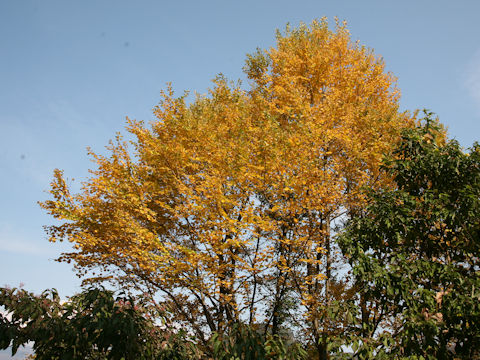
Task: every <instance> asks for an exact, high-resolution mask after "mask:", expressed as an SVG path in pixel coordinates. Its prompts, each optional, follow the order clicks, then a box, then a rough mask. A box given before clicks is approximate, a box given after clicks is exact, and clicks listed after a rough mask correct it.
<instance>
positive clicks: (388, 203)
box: [340, 113, 480, 359]
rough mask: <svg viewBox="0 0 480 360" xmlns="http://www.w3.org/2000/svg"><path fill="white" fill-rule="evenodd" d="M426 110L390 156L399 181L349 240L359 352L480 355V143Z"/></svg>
mask: <svg viewBox="0 0 480 360" xmlns="http://www.w3.org/2000/svg"><path fill="white" fill-rule="evenodd" d="M426 115H427V117H426V118H425V119H424V121H423V122H422V124H420V125H419V126H417V127H416V128H412V129H409V130H407V131H405V132H404V135H403V138H402V141H401V143H400V144H399V147H398V149H397V151H396V152H395V153H394V157H393V158H392V159H390V160H389V161H386V163H385V164H386V165H385V169H386V171H388V172H389V173H390V174H391V175H392V176H393V178H394V179H395V183H396V187H394V189H384V190H380V191H375V192H372V193H371V194H370V195H369V199H370V202H369V205H368V206H367V207H366V208H365V209H364V210H363V211H362V214H361V215H360V216H358V217H357V218H355V219H354V220H352V221H350V222H349V224H348V226H347V230H346V231H345V233H344V234H343V236H342V237H341V240H340V244H341V247H342V250H343V252H344V254H346V255H347V257H348V259H349V262H350V264H351V266H352V268H353V274H354V280H355V283H356V287H357V289H358V294H357V295H358V296H357V298H356V302H355V303H352V304H351V305H352V306H351V308H350V309H349V311H350V315H351V317H352V319H353V320H352V325H351V329H350V332H349V333H348V335H349V336H350V337H349V341H350V345H351V346H352V347H353V349H354V350H355V352H356V354H357V356H358V357H359V358H365V359H367V358H386V359H405V358H411V359H414V358H416V359H422V358H423V359H476V358H479V356H480V146H479V145H478V144H474V145H473V147H472V148H471V149H469V151H468V152H464V151H463V150H462V148H461V147H460V145H459V144H458V142H457V141H455V140H447V139H446V138H445V134H444V131H443V130H442V128H441V126H440V125H439V123H438V122H437V121H433V120H431V114H430V113H426Z"/></svg>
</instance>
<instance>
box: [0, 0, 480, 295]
mask: <svg viewBox="0 0 480 360" xmlns="http://www.w3.org/2000/svg"><path fill="white" fill-rule="evenodd" d="M479 15H480V2H478V1H475V0H471V1H468V0H459V1H455V2H454V1H442V0H431V1H429V0H415V1H413V0H407V1H406V0H404V1H398V0H396V1H388V0H378V1H369V0H362V1H359V0H351V1H347V0H335V1H334V0H329V1H327V0H316V1H300V0H299V1H297V2H293V1H283V0H268V1H266V0H265V1H262V0H257V1H250V0H246V1H238V0H237V1H229V0H223V1H208V0H204V1H198V0H197V1H180V0H179V1H160V0H158V1H136V2H134V1H121V0H115V1H110V0H108V1H107V0H95V1H94V0H91V1H89V0H85V1H73V0H70V1H65V0H59V1H53V0H37V1H34V0H0V169H1V174H2V176H1V177H0V189H1V190H0V194H1V202H0V204H1V205H0V286H3V285H10V286H18V285H19V284H20V283H24V284H25V288H26V289H28V290H32V291H35V292H40V291H41V290H43V289H46V288H51V287H55V288H57V289H58V290H59V291H60V294H61V295H62V296H67V295H72V294H73V293H74V292H76V291H78V290H79V284H80V281H79V279H77V278H76V277H75V275H74V273H73V271H72V267H71V265H67V264H59V263H57V262H55V261H53V259H54V258H56V257H57V256H58V255H59V254H60V252H62V251H64V250H68V249H69V244H51V243H49V242H48V241H47V239H46V235H45V234H44V232H43V229H42V225H45V224H51V223H52V222H53V220H52V219H50V218H49V217H48V216H47V215H46V214H45V213H44V212H43V211H42V210H41V209H40V208H39V206H38V205H37V203H36V202H37V201H38V200H45V199H46V198H47V197H48V196H47V194H46V193H45V191H46V190H47V189H48V188H49V182H50V181H51V178H52V172H53V169H54V168H60V169H64V170H65V174H66V176H67V177H68V178H75V182H73V187H74V189H78V186H79V183H80V181H81V180H82V179H85V178H86V177H87V176H88V169H89V168H91V167H92V166H93V163H91V162H90V161H89V159H88V157H87V155H86V147H87V146H90V147H92V148H93V149H94V151H97V152H100V153H102V152H104V146H105V145H106V144H107V142H108V140H109V139H110V138H113V136H114V135H115V132H116V131H121V130H122V129H123V127H124V124H125V117H126V116H128V117H130V118H135V119H143V120H151V119H153V116H152V111H151V109H152V108H153V107H154V106H155V105H156V104H157V102H158V100H159V98H160V96H159V93H160V90H161V89H165V84H166V83H167V82H172V84H173V87H174V88H175V89H176V90H177V91H178V93H181V92H183V90H187V89H188V90H192V91H197V92H200V93H203V92H205V91H206V89H207V88H208V87H209V86H210V81H211V79H213V78H214V77H215V75H216V74H218V73H220V72H221V73H223V74H225V75H226V76H227V77H228V78H230V79H233V80H236V79H238V78H243V74H242V71H241V69H242V66H243V64H244V60H245V54H246V53H249V52H253V51H254V50H255V49H256V47H262V48H265V47H269V46H272V45H273V44H274V40H275V36H274V35H275V29H276V28H280V29H282V28H283V27H284V26H285V24H286V23H287V22H290V23H291V24H292V25H298V23H299V22H300V21H303V22H307V23H309V22H311V21H312V20H313V19H314V18H321V17H323V16H327V17H328V18H329V20H330V22H331V23H333V17H334V16H338V17H339V18H340V19H341V20H343V19H344V20H346V21H347V22H348V27H349V29H350V31H351V33H352V37H353V39H354V40H360V42H361V43H362V44H363V45H366V46H368V47H371V48H374V49H375V52H376V53H377V54H380V55H382V56H383V57H384V59H385V62H386V65H387V68H388V70H390V71H392V72H393V73H394V74H395V75H396V76H397V77H398V78H399V80H398V86H399V88H400V89H401V91H402V100H401V107H402V109H404V110H415V109H418V108H420V109H422V108H428V109H431V110H432V111H434V112H436V113H437V114H438V116H439V117H440V120H441V121H442V122H443V123H444V124H446V125H447V126H448V128H449V134H450V136H451V137H454V138H457V139H458V140H459V141H460V143H461V144H462V145H464V146H469V145H471V144H472V142H473V141H475V140H477V139H478V140H480V136H479V130H480V40H479V39H480V36H479V35H480V21H478V16H479Z"/></svg>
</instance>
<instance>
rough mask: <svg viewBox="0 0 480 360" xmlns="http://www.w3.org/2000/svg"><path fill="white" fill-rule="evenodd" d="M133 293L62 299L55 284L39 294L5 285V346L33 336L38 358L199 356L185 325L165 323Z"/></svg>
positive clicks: (1, 343) (99, 292) (1, 324)
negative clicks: (180, 327) (158, 322)
mask: <svg viewBox="0 0 480 360" xmlns="http://www.w3.org/2000/svg"><path fill="white" fill-rule="evenodd" d="M139 305H140V304H138V305H137V303H136V302H135V301H134V299H133V298H132V297H126V296H123V297H116V298H115V297H114V296H113V293H112V292H111V291H108V290H104V289H95V288H92V289H89V290H87V291H84V292H82V293H80V294H78V295H75V296H74V297H72V298H71V299H69V301H67V302H62V301H61V300H60V298H59V296H58V294H57V292H56V291H55V290H47V291H45V292H43V293H42V294H41V295H39V296H36V295H34V294H32V293H29V292H27V291H25V290H22V289H9V288H0V307H3V309H4V313H2V314H1V315H0V349H7V348H9V347H10V346H11V349H12V355H14V354H15V353H16V352H17V350H18V348H19V347H20V346H22V345H25V344H27V343H29V342H33V351H34V352H35V359H37V360H54V359H59V360H64V359H67V360H68V359H112V360H120V359H124V360H128V359H164V360H167V359H169V360H175V359H179V360H180V359H190V358H191V359H194V358H196V357H195V356H196V354H197V353H198V351H197V350H195V348H194V344H193V343H191V342H189V340H188V337H187V336H186V334H185V333H184V332H183V331H176V332H172V331H169V330H168V329H167V328H166V327H165V326H162V327H159V326H157V325H156V324H155V322H154V319H153V318H152V317H151V316H150V315H151V314H149V313H148V312H146V310H145V308H142V307H139ZM156 320H158V318H157V319H156Z"/></svg>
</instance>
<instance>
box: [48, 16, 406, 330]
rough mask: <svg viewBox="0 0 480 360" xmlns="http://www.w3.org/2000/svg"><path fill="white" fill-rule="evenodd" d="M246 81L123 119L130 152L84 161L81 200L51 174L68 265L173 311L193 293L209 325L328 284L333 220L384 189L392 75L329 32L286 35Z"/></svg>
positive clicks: (393, 135) (393, 129)
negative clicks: (153, 295)
mask: <svg viewBox="0 0 480 360" xmlns="http://www.w3.org/2000/svg"><path fill="white" fill-rule="evenodd" d="M245 72H246V73H247V75H248V76H249V78H250V79H251V80H252V88H251V89H250V91H248V92H247V91H244V90H242V89H241V88H240V87H239V86H238V85H235V84H229V83H228V82H227V81H226V80H225V79H224V78H222V77H218V78H217V79H216V80H215V81H214V87H213V89H211V90H210V92H209V94H208V95H206V96H197V97H196V99H195V100H194V101H193V102H192V103H190V104H187V102H186V100H185V95H184V96H181V97H178V98H176V97H175V96H174V94H173V90H172V87H171V86H168V88H167V90H166V91H165V92H163V93H162V99H161V102H160V104H159V105H158V106H157V107H156V108H155V109H154V114H155V116H156V119H155V120H154V121H153V122H151V124H150V127H147V126H146V125H145V124H144V123H143V122H141V121H135V120H130V119H127V131H128V132H130V133H131V134H132V135H133V136H134V137H135V140H134V141H132V142H131V144H130V145H131V146H130V145H129V144H127V143H125V142H124V141H123V140H122V138H121V136H120V135H117V138H116V141H115V142H111V143H110V146H109V147H108V149H109V150H110V156H108V157H103V156H99V155H96V154H93V153H92V152H90V155H91V156H93V160H94V162H95V163H96V164H97V168H96V169H95V170H94V171H92V177H91V178H90V179H88V180H87V181H85V182H84V183H83V188H82V192H81V193H80V194H78V195H75V196H71V195H70V194H69V192H68V187H67V185H66V183H65V181H64V180H63V177H62V174H61V172H60V171H56V172H55V175H54V176H55V180H54V182H52V188H51V193H52V196H53V200H51V201H46V202H44V203H42V207H43V208H45V209H46V210H47V211H48V212H49V214H51V215H53V216H54V217H56V218H59V219H61V220H63V221H64V223H63V224H62V225H60V226H52V227H50V228H49V229H48V231H49V232H50V234H51V235H52V237H54V238H63V239H68V240H70V241H72V242H73V243H74V246H75V249H77V252H74V253H70V254H64V256H63V258H64V259H65V260H73V261H75V262H77V264H78V265H79V266H80V267H85V268H93V267H96V266H100V267H101V268H103V270H104V271H106V272H118V271H120V273H121V274H120V275H118V274H116V277H117V278H120V279H124V280H125V281H127V282H134V283H136V285H137V286H140V287H141V286H147V287H149V288H150V287H154V288H155V289H157V290H159V291H163V292H164V293H163V294H164V295H165V296H167V297H170V300H172V301H173V302H174V303H175V301H174V300H176V299H175V296H173V295H172V294H174V293H175V291H176V292H177V293H179V292H183V293H185V294H189V295H188V296H192V297H193V298H195V299H196V300H195V301H200V300H201V301H204V302H208V303H209V305H208V306H207V304H206V303H204V304H203V305H202V307H201V308H202V309H203V310H202V311H203V315H204V316H205V318H208V319H210V320H211V319H212V318H215V317H216V319H215V321H217V323H218V324H223V323H225V319H224V316H226V317H230V316H233V315H232V314H234V313H235V312H236V311H237V309H239V304H249V305H248V306H245V307H243V309H244V311H247V310H248V309H251V310H250V311H254V310H255V309H259V308H262V306H263V308H265V309H267V308H268V306H270V305H269V304H270V302H269V301H267V300H266V299H268V296H267V295H268V294H273V293H275V294H287V293H290V295H291V293H292V292H293V293H295V292H296V294H295V295H294V296H297V297H299V298H305V297H306V296H307V295H308V296H310V297H311V298H313V297H312V294H306V293H305V292H308V291H309V288H308V286H304V285H301V286H300V288H298V286H297V285H295V284H306V285H309V284H313V283H318V281H321V280H323V279H324V278H325V276H324V275H322V274H321V272H320V271H319V270H318V269H319V267H320V266H321V265H322V264H323V260H322V258H321V257H322V256H324V255H325V254H326V251H325V243H326V241H327V239H329V236H330V221H331V220H333V219H334V218H335V217H337V216H340V214H342V213H343V212H344V211H345V210H346V209H353V208H355V207H357V206H359V205H360V204H361V202H362V199H363V198H362V196H361V193H360V189H361V188H362V187H363V186H366V185H367V186H376V183H377V182H378V181H381V178H379V171H378V166H379V161H380V159H381V157H382V154H383V153H384V152H385V151H388V150H389V148H390V146H391V144H392V143H393V142H394V141H396V139H397V136H398V134H399V132H400V130H401V128H402V127H403V126H406V124H407V123H408V122H407V121H406V120H405V116H403V115H399V114H398V113H397V108H398V104H397V100H398V92H397V90H396V88H395V84H394V78H393V76H391V75H390V74H386V73H385V72H384V64H383V62H382V61H381V60H380V59H379V58H377V57H375V56H374V55H373V53H372V52H370V51H368V50H366V49H365V48H363V47H360V46H359V45H358V44H356V43H352V42H351V41H350V38H349V33H348V31H347V30H346V28H345V26H344V25H341V24H338V23H337V27H336V30H335V31H330V30H329V29H328V25H327V23H326V21H325V20H322V21H320V22H314V23H312V25H311V26H310V27H308V26H305V25H302V26H301V27H300V28H298V29H288V30H287V31H286V34H285V35H278V37H277V48H275V49H270V50H268V51H265V52H262V51H258V52H257V53H256V54H254V55H250V56H248V60H247V65H246V69H245ZM129 146H130V147H131V148H129ZM313 268H316V269H317V270H315V271H313V270H312V269H313ZM295 286H297V288H296V289H295ZM172 291H173V292H172ZM259 294H261V296H260V295H259ZM290 295H288V296H290ZM188 296H187V295H186V296H185V297H182V299H183V300H182V301H190V300H191V301H193V300H192V298H189V297H188ZM275 296H276V295H275ZM282 296H283V295H282ZM285 296H287V295H285ZM275 298H276V297H275ZM188 299H190V300H188ZM199 299H200V300H199ZM206 299H208V301H207V300H206ZM276 301H279V302H281V301H282V300H281V299H280V298H279V299H277V300H276ZM192 304H193V303H192ZM261 304H262V305H261ZM178 306H180V305H178ZM212 309H215V311H214V310H212ZM177 310H178V311H179V312H180V310H181V309H180V308H179V309H177ZM267 310H268V309H267ZM266 313H268V311H267V312H266ZM183 314H184V313H183ZM182 316H184V315H182ZM250 318H253V316H252V317H250ZM210 320H209V321H210ZM230 320H231V319H230Z"/></svg>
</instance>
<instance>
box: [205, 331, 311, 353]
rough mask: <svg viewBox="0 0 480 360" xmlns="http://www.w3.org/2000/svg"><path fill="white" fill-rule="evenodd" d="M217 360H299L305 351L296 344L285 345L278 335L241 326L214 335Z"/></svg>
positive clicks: (284, 340) (213, 341) (214, 351)
mask: <svg viewBox="0 0 480 360" xmlns="http://www.w3.org/2000/svg"><path fill="white" fill-rule="evenodd" d="M211 342H212V345H213V355H214V359H217V360H301V359H306V351H305V350H304V349H303V347H302V346H301V345H300V344H299V343H296V342H290V344H287V341H286V339H282V338H281V337H280V336H278V335H270V334H267V335H265V334H263V333H262V332H261V331H259V330H258V329H255V328H253V327H248V326H245V325H242V324H236V325H235V326H233V328H232V330H231V331H230V333H229V334H223V335H222V334H218V333H216V334H214V335H213V337H212V339H211Z"/></svg>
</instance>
